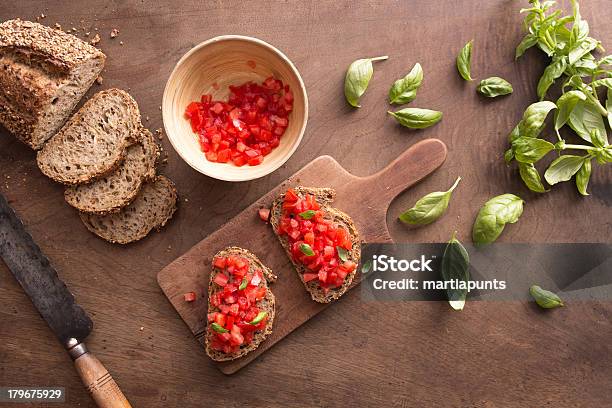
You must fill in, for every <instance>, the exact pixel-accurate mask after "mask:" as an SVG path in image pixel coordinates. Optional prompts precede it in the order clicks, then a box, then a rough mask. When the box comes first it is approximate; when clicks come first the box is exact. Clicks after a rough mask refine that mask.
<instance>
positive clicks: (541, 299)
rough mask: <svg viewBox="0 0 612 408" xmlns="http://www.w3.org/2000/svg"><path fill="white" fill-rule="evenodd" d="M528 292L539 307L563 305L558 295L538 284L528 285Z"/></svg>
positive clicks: (549, 307)
mask: <svg viewBox="0 0 612 408" xmlns="http://www.w3.org/2000/svg"><path fill="white" fill-rule="evenodd" d="M529 293H530V294H531V296H532V297H533V298H534V299H535V301H536V303H537V304H538V306H540V307H541V308H544V309H553V308H555V307H559V306H564V305H563V301H562V300H561V298H560V297H559V296H557V295H556V294H554V293H553V292H551V291H549V290H545V289H542V288H541V287H539V286H538V285H533V286H532V287H530V288H529Z"/></svg>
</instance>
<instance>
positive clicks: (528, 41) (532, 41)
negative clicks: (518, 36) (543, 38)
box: [514, 33, 538, 59]
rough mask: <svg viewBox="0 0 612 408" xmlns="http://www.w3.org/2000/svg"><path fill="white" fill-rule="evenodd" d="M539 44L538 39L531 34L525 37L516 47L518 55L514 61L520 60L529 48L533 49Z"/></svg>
mask: <svg viewBox="0 0 612 408" xmlns="http://www.w3.org/2000/svg"><path fill="white" fill-rule="evenodd" d="M537 43H538V38H537V37H535V36H534V35H533V34H531V33H529V34H527V35H526V36H525V37H523V39H522V40H521V42H520V43H519V45H517V46H516V54H515V56H514V59H518V58H519V57H520V56H521V55H523V54H524V53H525V51H527V50H528V49H529V48H531V47H533V46H534V45H536V44H537Z"/></svg>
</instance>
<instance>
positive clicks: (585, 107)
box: [568, 100, 606, 142]
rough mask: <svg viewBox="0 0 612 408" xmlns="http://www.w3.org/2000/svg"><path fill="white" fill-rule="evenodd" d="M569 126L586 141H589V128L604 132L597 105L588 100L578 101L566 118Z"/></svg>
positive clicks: (604, 128)
mask: <svg viewBox="0 0 612 408" xmlns="http://www.w3.org/2000/svg"><path fill="white" fill-rule="evenodd" d="M568 124H569V125H570V127H571V128H572V129H573V130H574V132H576V133H577V134H578V136H580V137H581V138H583V139H584V140H586V141H587V142H590V141H591V130H592V129H596V130H597V131H599V132H600V133H601V134H606V126H605V125H604V121H603V118H602V116H601V114H600V113H599V112H598V110H597V107H596V106H595V105H594V104H593V103H592V102H591V101H589V100H586V101H578V102H577V103H576V105H575V106H574V109H573V110H572V112H571V113H570V117H569V120H568Z"/></svg>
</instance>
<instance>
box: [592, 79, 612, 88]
mask: <svg viewBox="0 0 612 408" xmlns="http://www.w3.org/2000/svg"><path fill="white" fill-rule="evenodd" d="M600 86H605V87H606V88H608V89H612V78H602V79H598V80H596V81H593V83H591V87H593V88H597V87H600Z"/></svg>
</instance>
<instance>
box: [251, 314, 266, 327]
mask: <svg viewBox="0 0 612 408" xmlns="http://www.w3.org/2000/svg"><path fill="white" fill-rule="evenodd" d="M267 315H268V312H259V313H257V316H255V318H254V319H253V320H252V321H250V322H249V324H252V325H253V326H255V325H258V324H259V323H261V322H262V320H263V319H265V318H266V316H267Z"/></svg>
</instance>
